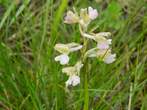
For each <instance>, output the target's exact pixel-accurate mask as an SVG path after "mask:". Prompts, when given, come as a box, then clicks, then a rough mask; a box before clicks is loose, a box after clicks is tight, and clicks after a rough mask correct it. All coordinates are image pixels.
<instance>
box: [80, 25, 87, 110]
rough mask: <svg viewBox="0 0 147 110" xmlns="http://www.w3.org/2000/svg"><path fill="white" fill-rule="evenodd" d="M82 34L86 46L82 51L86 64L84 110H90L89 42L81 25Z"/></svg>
mask: <svg viewBox="0 0 147 110" xmlns="http://www.w3.org/2000/svg"><path fill="white" fill-rule="evenodd" d="M79 29H80V33H81V35H82V36H83V39H84V44H83V47H84V48H83V51H82V61H83V63H84V72H83V73H84V110H88V108H89V92H88V60H87V59H85V57H84V56H85V53H86V51H87V46H88V40H87V39H86V38H85V37H84V33H85V32H83V31H82V28H81V26H80V25H79Z"/></svg>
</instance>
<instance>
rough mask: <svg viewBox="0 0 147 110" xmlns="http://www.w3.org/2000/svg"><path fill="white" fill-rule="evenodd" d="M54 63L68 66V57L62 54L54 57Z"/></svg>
mask: <svg viewBox="0 0 147 110" xmlns="http://www.w3.org/2000/svg"><path fill="white" fill-rule="evenodd" d="M55 61H59V62H60V64H61V65H65V64H68V62H69V57H68V55H66V54H62V55H59V56H57V57H55Z"/></svg>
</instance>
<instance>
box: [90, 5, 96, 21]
mask: <svg viewBox="0 0 147 110" xmlns="http://www.w3.org/2000/svg"><path fill="white" fill-rule="evenodd" d="M88 14H89V18H90V19H91V20H94V19H96V18H97V16H98V12H97V10H96V9H93V8H92V7H88Z"/></svg>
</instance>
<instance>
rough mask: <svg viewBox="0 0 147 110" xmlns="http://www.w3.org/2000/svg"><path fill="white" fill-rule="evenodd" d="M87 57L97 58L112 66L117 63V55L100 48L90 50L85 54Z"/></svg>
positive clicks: (109, 50)
mask: <svg viewBox="0 0 147 110" xmlns="http://www.w3.org/2000/svg"><path fill="white" fill-rule="evenodd" d="M85 56H86V57H97V58H99V59H101V60H102V61H104V62H105V63H106V64H110V63H112V62H114V61H115V57H116V54H111V49H99V48H98V47H96V48H93V49H90V50H88V51H87V52H86V54H85Z"/></svg>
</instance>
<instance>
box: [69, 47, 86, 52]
mask: <svg viewBox="0 0 147 110" xmlns="http://www.w3.org/2000/svg"><path fill="white" fill-rule="evenodd" d="M82 47H83V46H82V45H79V46H77V47H73V48H70V51H71V52H74V51H77V50H80V49H81V48H82Z"/></svg>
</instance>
